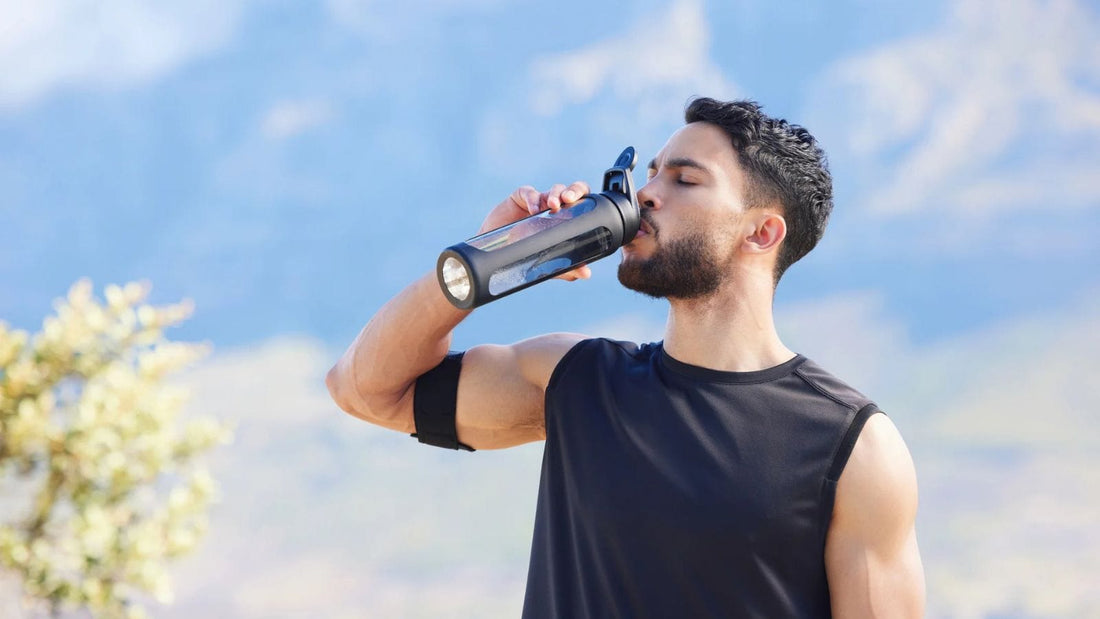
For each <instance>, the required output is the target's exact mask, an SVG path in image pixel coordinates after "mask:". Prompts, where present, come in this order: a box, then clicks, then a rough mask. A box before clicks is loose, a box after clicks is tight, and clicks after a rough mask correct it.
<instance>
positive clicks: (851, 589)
mask: <svg viewBox="0 0 1100 619" xmlns="http://www.w3.org/2000/svg"><path fill="white" fill-rule="evenodd" d="M916 514H917V478H916V472H915V470H914V468H913V461H912V458H910V456H909V451H908V449H906V447H905V443H904V442H903V441H902V438H901V435H900V434H899V433H898V431H897V429H896V428H895V427H894V424H893V423H892V422H891V421H890V419H889V418H888V417H886V416H885V415H874V416H872V417H871V418H870V419H868V420H867V425H866V426H864V428H863V431H862V433H860V437H859V440H858V441H856V445H855V448H854V449H853V450H852V455H851V457H850V458H849V460H848V464H847V465H846V466H845V468H844V473H843V474H842V475H841V476H840V481H839V482H838V484H837V493H836V502H835V508H834V510H833V519H832V522H831V524H830V526H829V534H828V538H827V540H826V545H825V568H826V571H827V574H828V578H829V593H830V596H831V598H832V606H833V609H832V610H833V616H834V617H838V618H841V619H843V618H847V617H876V618H877V617H891V618H892V617H921V616H923V614H924V571H923V568H922V566H921V559H920V551H919V550H918V548H917V536H916V531H915V528H914V522H915V519H916Z"/></svg>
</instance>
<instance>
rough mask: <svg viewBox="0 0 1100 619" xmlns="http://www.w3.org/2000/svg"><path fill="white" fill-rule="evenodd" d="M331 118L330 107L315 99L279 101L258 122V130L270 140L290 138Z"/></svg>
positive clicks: (324, 102) (326, 103)
mask: <svg viewBox="0 0 1100 619" xmlns="http://www.w3.org/2000/svg"><path fill="white" fill-rule="evenodd" d="M331 119H332V107H331V106H330V105H329V104H328V102H326V101H321V100H317V99H305V100H287V101H279V102H278V103H276V104H275V105H273V106H272V107H271V108H270V109H269V110H268V111H267V113H266V114H264V117H263V119H262V120H261V122H260V131H261V132H262V133H263V134H264V136H265V137H267V138H268V139H272V140H282V139H286V138H292V137H294V136H296V135H300V134H302V133H305V132H306V131H309V130H310V129H313V128H316V127H319V126H322V125H324V124H326V123H328V122H329V121H330V120H331Z"/></svg>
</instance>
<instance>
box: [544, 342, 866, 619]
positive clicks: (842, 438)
mask: <svg viewBox="0 0 1100 619" xmlns="http://www.w3.org/2000/svg"><path fill="white" fill-rule="evenodd" d="M545 411H546V443H545V447H544V454H543V463H542V474H541V480H540V484H539V494H538V506H537V508H536V517H535V530H534V538H533V542H532V549H531V563H530V568H529V570H528V581H527V593H526V598H525V600H524V607H523V616H524V617H525V618H527V619H535V618H539V617H569V618H582V617H661V618H668V617H768V618H777V617H829V616H830V614H831V613H830V606H829V588H828V583H827V582H826V577H825V561H824V551H825V536H826V533H827V532H828V526H829V520H830V517H831V514H832V507H833V499H834V496H835V490H836V481H837V479H839V477H840V472H841V471H842V470H843V467H844V464H845V462H846V461H847V458H848V455H849V454H850V452H851V448H852V446H853V445H854V443H855V439H856V438H857V436H858V433H859V430H860V428H861V427H862V425H863V421H865V420H866V418H867V416H869V415H870V414H872V413H874V412H877V408H875V406H874V404H872V403H871V402H870V400H868V399H867V398H866V397H864V396H863V395H861V394H860V393H858V392H857V391H855V390H854V389H852V388H851V387H849V386H847V385H845V384H844V383H842V382H840V381H839V380H837V379H836V378H834V377H833V376H831V375H830V374H828V373H826V372H825V371H824V370H822V369H821V368H820V367H818V366H817V364H815V363H814V362H812V361H810V360H809V359H807V358H805V357H803V356H801V355H798V356H796V357H795V358H794V359H791V360H790V361H788V362H786V363H783V364H781V365H778V366H776V367H773V368H769V369H765V370H760V371H755V372H723V371H718V370H712V369H707V368H702V367H698V366H692V365H688V364H685V363H682V362H680V361H677V360H676V359H674V358H672V357H671V356H669V355H668V354H667V353H666V352H665V351H664V348H663V346H662V344H661V343H657V344H646V345H643V346H638V345H636V344H633V343H628V342H613V341H610V340H606V339H591V340H585V341H582V342H580V343H578V344H577V345H576V346H574V347H573V348H572V349H571V350H570V351H569V352H568V353H567V354H566V355H565V356H564V357H563V358H562V360H561V361H560V362H559V364H558V366H557V367H556V368H555V370H554V372H553V375H552V376H551V379H550V382H549V384H548V386H547V390H546V408H545Z"/></svg>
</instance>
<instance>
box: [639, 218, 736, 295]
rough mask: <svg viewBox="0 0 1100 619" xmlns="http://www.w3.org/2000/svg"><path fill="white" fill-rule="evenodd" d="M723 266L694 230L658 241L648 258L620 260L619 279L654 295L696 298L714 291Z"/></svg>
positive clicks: (711, 247) (712, 250)
mask: <svg viewBox="0 0 1100 619" xmlns="http://www.w3.org/2000/svg"><path fill="white" fill-rule="evenodd" d="M723 266H724V265H723V261H721V260H720V259H719V258H718V252H716V251H715V250H714V247H713V245H712V244H711V243H710V242H709V240H708V239H707V237H706V236H705V235H703V234H701V233H695V234H692V235H690V236H688V237H686V238H681V239H676V240H673V241H669V242H668V243H664V244H661V245H658V246H657V248H656V249H655V250H654V252H653V254H652V255H651V256H650V257H649V258H646V259H640V258H635V259H625V260H623V261H622V263H620V264H619V283H621V284H622V285H623V286H625V287H627V288H629V289H630V290H633V291H635V292H640V293H642V294H644V295H646V296H650V297H653V298H655V299H659V298H672V299H698V298H701V297H707V296H710V295H712V294H714V293H715V292H717V291H718V287H719V286H720V285H721V284H722V280H723V278H724V276H725V269H724V268H723Z"/></svg>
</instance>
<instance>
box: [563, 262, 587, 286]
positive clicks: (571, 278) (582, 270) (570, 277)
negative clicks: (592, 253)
mask: <svg viewBox="0 0 1100 619" xmlns="http://www.w3.org/2000/svg"><path fill="white" fill-rule="evenodd" d="M591 278H592V269H590V268H589V267H588V265H586V264H582V265H581V266H579V267H577V268H575V269H573V270H572V271H566V272H565V273H562V274H561V275H558V276H557V279H561V280H565V281H567V282H575V281H577V280H578V279H591Z"/></svg>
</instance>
